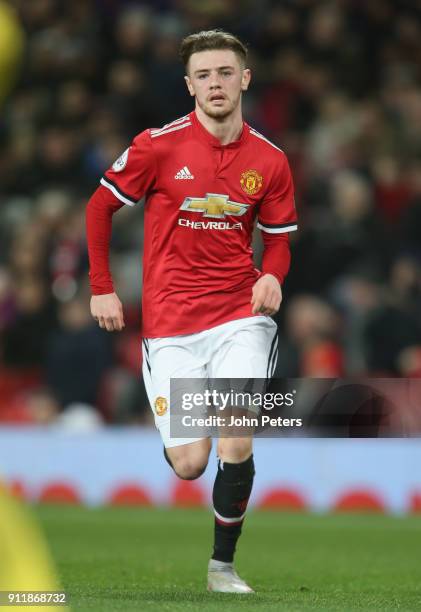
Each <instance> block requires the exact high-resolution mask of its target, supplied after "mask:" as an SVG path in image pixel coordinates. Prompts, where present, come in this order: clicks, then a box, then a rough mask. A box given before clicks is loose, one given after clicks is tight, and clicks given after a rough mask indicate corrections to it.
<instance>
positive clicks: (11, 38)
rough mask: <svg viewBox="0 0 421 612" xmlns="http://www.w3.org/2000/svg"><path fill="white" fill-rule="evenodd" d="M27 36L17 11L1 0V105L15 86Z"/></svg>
mask: <svg viewBox="0 0 421 612" xmlns="http://www.w3.org/2000/svg"><path fill="white" fill-rule="evenodd" d="M24 41H25V35H24V32H23V29H22V27H21V24H20V22H19V18H18V15H17V13H16V11H15V10H14V9H13V8H12V7H11V6H10V4H9V3H8V2H5V0H0V105H1V104H2V103H3V101H4V99H5V98H6V96H7V94H8V93H9V92H10V91H11V89H12V87H13V85H14V84H15V81H16V78H17V76H18V73H19V64H20V61H21V59H22V54H23V49H24Z"/></svg>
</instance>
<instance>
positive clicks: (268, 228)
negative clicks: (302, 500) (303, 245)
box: [257, 221, 298, 234]
mask: <svg viewBox="0 0 421 612" xmlns="http://www.w3.org/2000/svg"><path fill="white" fill-rule="evenodd" d="M257 227H258V228H259V229H260V230H262V232H267V233H268V234H284V233H285V232H295V231H296V230H297V229H298V225H297V224H296V223H294V222H292V223H291V222H289V223H262V222H261V221H259V222H258V223H257Z"/></svg>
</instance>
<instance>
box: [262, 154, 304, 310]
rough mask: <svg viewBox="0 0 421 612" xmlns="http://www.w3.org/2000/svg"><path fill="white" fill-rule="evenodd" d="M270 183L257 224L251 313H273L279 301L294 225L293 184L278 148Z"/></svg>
mask: <svg viewBox="0 0 421 612" xmlns="http://www.w3.org/2000/svg"><path fill="white" fill-rule="evenodd" d="M277 157H278V159H277V164H276V169H275V172H274V175H273V177H272V184H271V186H270V188H269V189H268V192H267V194H266V195H265V197H264V200H263V202H262V204H261V207H260V210H259V214H258V223H257V227H258V228H259V229H260V230H261V231H262V238H263V257H262V276H261V277H260V278H259V280H258V281H257V282H256V283H255V284H254V286H253V291H252V299H251V305H252V313H253V314H257V313H258V312H261V313H262V314H264V315H269V316H270V315H273V314H275V313H276V312H277V311H278V310H279V307H280V305H281V302H282V283H283V281H284V279H285V277H286V275H287V274H288V270H289V266H290V262H291V254H290V249H289V237H288V234H289V232H291V231H294V230H296V229H297V215H296V210H295V203H294V184H293V180H292V176H291V171H290V169H289V165H288V161H287V159H286V157H285V155H284V154H283V153H282V152H280V155H279V156H277Z"/></svg>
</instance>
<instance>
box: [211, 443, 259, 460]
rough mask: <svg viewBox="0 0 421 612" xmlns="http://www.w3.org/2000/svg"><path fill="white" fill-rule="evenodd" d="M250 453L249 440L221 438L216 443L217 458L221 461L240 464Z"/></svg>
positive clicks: (250, 444) (250, 445)
mask: <svg viewBox="0 0 421 612" xmlns="http://www.w3.org/2000/svg"><path fill="white" fill-rule="evenodd" d="M251 453H252V442H251V439H250V438H221V439H220V440H219V442H218V457H220V459H222V461H227V462H230V463H231V462H232V463H241V462H243V461H246V460H247V459H248V458H249V457H250V455H251Z"/></svg>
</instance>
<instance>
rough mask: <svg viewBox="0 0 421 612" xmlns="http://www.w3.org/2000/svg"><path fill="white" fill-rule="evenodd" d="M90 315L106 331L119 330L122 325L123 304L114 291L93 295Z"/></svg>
mask: <svg viewBox="0 0 421 612" xmlns="http://www.w3.org/2000/svg"><path fill="white" fill-rule="evenodd" d="M91 315H92V316H93V318H94V319H95V321H98V324H99V326H100V327H102V329H106V330H107V331H121V330H122V329H123V327H124V315H123V305H122V303H121V302H120V300H119V299H118V296H117V294H116V293H106V294H105V295H93V296H92V297H91Z"/></svg>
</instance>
